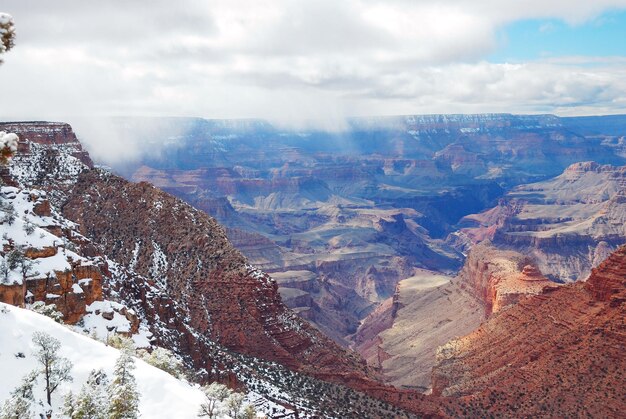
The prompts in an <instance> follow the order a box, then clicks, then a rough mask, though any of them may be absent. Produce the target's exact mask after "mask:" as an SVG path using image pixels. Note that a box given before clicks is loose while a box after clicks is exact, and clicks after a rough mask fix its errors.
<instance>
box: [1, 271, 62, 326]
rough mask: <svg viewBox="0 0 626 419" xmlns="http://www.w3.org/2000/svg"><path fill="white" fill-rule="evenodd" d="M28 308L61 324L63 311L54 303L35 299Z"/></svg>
mask: <svg viewBox="0 0 626 419" xmlns="http://www.w3.org/2000/svg"><path fill="white" fill-rule="evenodd" d="M0 271H1V266H0ZM30 309H31V310H32V311H34V312H35V313H39V314H43V315H44V316H46V317H50V318H51V319H52V320H54V321H55V322H57V323H61V324H63V313H61V312H60V311H58V310H57V306H56V304H46V303H44V302H43V301H35V302H34V303H33V304H32V305H31V306H30Z"/></svg>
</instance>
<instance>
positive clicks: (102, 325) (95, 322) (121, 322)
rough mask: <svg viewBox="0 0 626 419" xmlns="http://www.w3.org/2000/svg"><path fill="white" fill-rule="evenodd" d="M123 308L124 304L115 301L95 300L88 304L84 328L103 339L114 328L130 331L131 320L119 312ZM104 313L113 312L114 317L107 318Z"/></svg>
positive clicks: (122, 331)
mask: <svg viewBox="0 0 626 419" xmlns="http://www.w3.org/2000/svg"><path fill="white" fill-rule="evenodd" d="M123 308H124V306H123V305H122V304H119V303H116V302H114V301H106V300H105V301H94V302H93V303H91V304H90V305H88V306H87V309H86V311H87V314H85V315H84V316H83V326H82V329H83V330H85V331H86V332H87V333H89V334H90V335H91V334H94V335H95V336H96V337H97V338H98V339H102V340H106V338H107V337H108V336H109V335H110V334H111V333H112V331H113V330H116V331H117V332H121V333H128V332H130V322H129V321H128V319H126V317H125V316H123V315H122V314H120V313H119V311H120V310H122V309H123ZM102 313H113V319H111V320H107V319H105V318H104V317H102Z"/></svg>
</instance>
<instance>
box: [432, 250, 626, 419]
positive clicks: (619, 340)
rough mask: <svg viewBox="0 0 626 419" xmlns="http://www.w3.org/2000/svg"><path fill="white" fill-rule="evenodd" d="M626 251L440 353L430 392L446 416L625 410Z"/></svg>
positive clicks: (520, 305) (602, 413) (524, 303)
mask: <svg viewBox="0 0 626 419" xmlns="http://www.w3.org/2000/svg"><path fill="white" fill-rule="evenodd" d="M625 298H626V247H621V248H620V249H618V250H617V251H616V252H615V253H613V254H612V255H611V256H610V257H609V258H608V259H607V260H606V261H604V262H603V263H602V264H601V265H600V266H599V267H598V268H595V269H594V270H593V271H592V273H591V275H590V277H589V279H588V280H587V282H586V283H584V284H583V283H579V284H571V285H565V286H562V287H559V288H557V289H555V290H553V291H551V292H549V293H547V294H544V295H537V296H531V297H529V298H525V299H522V300H521V301H520V302H519V303H518V304H516V305H515V306H512V307H511V308H509V309H508V310H503V311H501V312H499V313H497V314H495V315H494V316H493V317H492V318H491V319H490V320H489V321H487V322H486V323H484V324H483V325H482V326H481V327H480V328H479V329H477V330H476V331H475V332H473V333H471V334H469V335H468V336H466V337H464V338H460V339H457V340H453V341H451V342H450V343H448V344H446V345H444V346H443V347H442V348H440V350H439V353H438V365H437V366H436V367H435V369H434V372H433V393H434V394H440V395H446V396H454V397H458V396H463V400H464V403H463V402H461V404H462V406H461V407H460V408H458V409H456V408H455V409H451V410H450V411H449V412H448V413H449V414H453V415H458V414H461V413H464V414H466V415H472V414H476V413H477V412H482V413H481V414H485V412H490V413H493V414H496V415H497V414H506V412H510V411H511V409H514V410H515V414H516V415H521V416H543V415H548V416H549V415H553V414H555V412H558V413H557V415H558V416H580V415H582V414H585V415H587V414H588V415H591V416H593V417H618V416H620V415H621V412H623V409H624V398H623V396H624V392H623V389H624V386H625V385H626V379H625V378H624V375H623V371H624V370H625V368H626V358H624V356H623V348H624V343H625V338H624V336H625V334H624V333H625V331H626V329H625V325H624V318H625V316H626V299H625Z"/></svg>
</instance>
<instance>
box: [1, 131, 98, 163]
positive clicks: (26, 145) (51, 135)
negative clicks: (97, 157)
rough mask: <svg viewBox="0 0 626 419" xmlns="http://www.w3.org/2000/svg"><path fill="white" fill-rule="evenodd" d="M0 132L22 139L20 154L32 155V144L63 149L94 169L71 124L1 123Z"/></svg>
mask: <svg viewBox="0 0 626 419" xmlns="http://www.w3.org/2000/svg"><path fill="white" fill-rule="evenodd" d="M0 130H2V131H7V132H14V133H16V134H17V135H18V136H19V137H20V146H19V149H18V154H20V155H23V154H29V153H31V151H32V150H31V144H41V145H44V146H54V147H55V148H57V149H63V150H64V151H65V152H68V154H69V155H71V156H72V157H75V158H77V159H78V160H80V161H81V162H82V163H83V164H85V165H86V166H89V167H93V161H92V160H91V158H90V157H89V154H88V153H87V152H86V151H85V150H83V147H82V145H81V144H80V142H79V141H78V138H76V134H75V133H74V131H73V130H72V127H71V126H70V125H69V124H66V123H63V122H14V123H13V122H0Z"/></svg>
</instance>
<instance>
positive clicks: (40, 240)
mask: <svg viewBox="0 0 626 419" xmlns="http://www.w3.org/2000/svg"><path fill="white" fill-rule="evenodd" d="M45 198H46V193H45V192H44V191H40V190H37V189H18V188H15V187H12V186H3V187H0V202H1V203H2V209H0V217H4V216H5V215H6V214H7V213H8V212H9V210H10V208H13V211H14V213H15V220H14V221H13V222H12V223H11V224H9V222H8V221H7V220H4V222H1V223H0V234H1V236H2V239H1V241H0V244H1V245H2V246H3V247H5V248H6V246H8V247H9V248H21V249H28V248H33V249H40V250H41V249H44V248H54V249H56V253H55V254H54V255H53V256H49V257H46V258H37V259H36V260H34V261H33V262H34V266H33V268H34V272H33V273H32V274H31V275H30V277H33V278H44V277H46V276H50V277H55V276H56V274H55V271H56V272H65V271H68V270H70V269H71V268H72V267H71V265H70V263H69V262H70V261H72V262H80V264H81V265H89V264H91V263H92V262H91V261H89V260H87V259H85V258H83V257H81V256H79V255H78V254H76V253H74V252H72V251H71V250H69V249H67V248H65V246H66V245H67V240H64V239H62V238H59V237H57V236H55V235H54V234H52V233H50V232H49V231H47V230H46V229H44V228H42V227H59V228H62V229H75V228H76V227H77V226H76V224H75V223H73V222H71V221H69V220H67V219H65V218H63V217H61V216H60V215H58V214H57V213H56V211H54V210H53V211H52V215H51V216H39V215H37V214H35V213H34V212H33V208H34V206H35V205H36V204H37V203H39V202H41V201H42V200H43V199H45ZM26 226H31V227H32V232H31V233H30V234H29V233H28V231H27V228H26ZM75 235H76V236H80V235H79V234H78V233H75ZM35 272H36V273H35ZM8 283H17V284H21V283H22V274H21V273H20V272H18V270H17V269H16V270H13V271H12V272H10V273H9V275H8Z"/></svg>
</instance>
